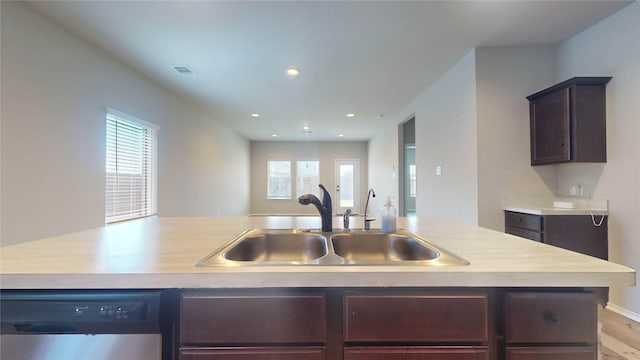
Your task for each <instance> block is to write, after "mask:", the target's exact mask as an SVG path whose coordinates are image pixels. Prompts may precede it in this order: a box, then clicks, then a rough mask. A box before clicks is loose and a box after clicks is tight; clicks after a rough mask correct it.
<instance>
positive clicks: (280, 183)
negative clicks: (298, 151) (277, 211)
mask: <svg viewBox="0 0 640 360" xmlns="http://www.w3.org/2000/svg"><path fill="white" fill-rule="evenodd" d="M267 171H268V175H267V176H268V181H267V199H291V161H288V160H278V161H274V160H269V162H268V170H267Z"/></svg>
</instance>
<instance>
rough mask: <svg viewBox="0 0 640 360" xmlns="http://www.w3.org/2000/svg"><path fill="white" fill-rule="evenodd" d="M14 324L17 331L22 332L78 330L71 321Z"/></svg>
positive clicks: (67, 331) (52, 332)
mask: <svg viewBox="0 0 640 360" xmlns="http://www.w3.org/2000/svg"><path fill="white" fill-rule="evenodd" d="M14 326H15V328H16V331H18V332H19V333H22V334H65V333H74V332H76V331H77V330H78V329H77V327H76V326H75V325H74V324H69V323H35V324H16V325H14Z"/></svg>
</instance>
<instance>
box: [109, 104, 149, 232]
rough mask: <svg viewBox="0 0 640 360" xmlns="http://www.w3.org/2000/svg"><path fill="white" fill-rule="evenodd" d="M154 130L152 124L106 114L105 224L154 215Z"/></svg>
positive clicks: (111, 113)
mask: <svg viewBox="0 0 640 360" xmlns="http://www.w3.org/2000/svg"><path fill="white" fill-rule="evenodd" d="M157 130H158V128H157V126H155V125H153V124H149V123H147V122H144V121H142V120H139V119H136V118H133V117H131V116H128V115H126V114H123V113H120V112H117V111H115V110H111V109H110V110H109V111H108V113H107V161H106V170H107V179H106V216H105V222H106V223H112V222H116V221H122V220H129V219H135V218H139V217H143V216H149V215H153V214H155V213H156V200H155V197H156V189H155V184H156V165H155V164H156V153H157V152H156V143H157Z"/></svg>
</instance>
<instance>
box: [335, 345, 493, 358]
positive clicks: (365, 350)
mask: <svg viewBox="0 0 640 360" xmlns="http://www.w3.org/2000/svg"><path fill="white" fill-rule="evenodd" d="M488 359H489V351H488V350H487V348H486V347H483V346H478V347H474V346H451V347H446V346H394V347H392V346H388V347H385V346H371V347H347V348H345V349H344V360H488Z"/></svg>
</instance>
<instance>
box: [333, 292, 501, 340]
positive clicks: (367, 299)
mask: <svg viewBox="0 0 640 360" xmlns="http://www.w3.org/2000/svg"><path fill="white" fill-rule="evenodd" d="M488 311H489V310H488V295H487V293H485V292H481V291H478V292H460V293H457V292H451V293H445V292H433V293H431V292H427V291H424V292H405V293H402V292H397V293H396V294H377V293H375V292H371V293H367V292H362V293H361V292H354V293H346V294H345V298H344V340H345V341H346V342H396V343H399V342H404V343H416V344H417V343H427V342H430V343H437V342H439V343H483V344H484V343H487V342H488V340H489V329H488V318H489V315H488Z"/></svg>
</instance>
